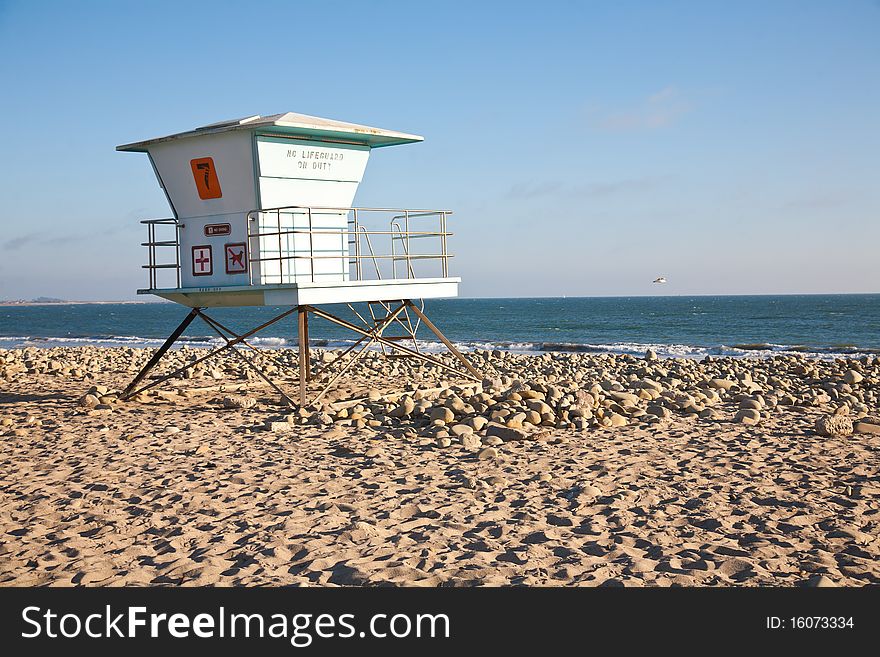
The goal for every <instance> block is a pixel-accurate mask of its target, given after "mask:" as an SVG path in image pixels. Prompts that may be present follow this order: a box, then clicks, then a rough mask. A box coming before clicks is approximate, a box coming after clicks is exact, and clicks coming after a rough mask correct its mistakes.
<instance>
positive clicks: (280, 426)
mask: <svg viewBox="0 0 880 657" xmlns="http://www.w3.org/2000/svg"><path fill="white" fill-rule="evenodd" d="M267 428H268V429H269V431H271V432H272V433H286V432H288V431H290V430H291V429H293V425H292V424H291V423H290V422H270V423H269V424H268V426H267Z"/></svg>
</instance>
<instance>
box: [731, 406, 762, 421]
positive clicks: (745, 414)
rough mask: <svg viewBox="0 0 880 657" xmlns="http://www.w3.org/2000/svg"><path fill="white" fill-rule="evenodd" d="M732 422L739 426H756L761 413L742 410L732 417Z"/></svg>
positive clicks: (749, 409) (746, 409)
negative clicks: (737, 423)
mask: <svg viewBox="0 0 880 657" xmlns="http://www.w3.org/2000/svg"><path fill="white" fill-rule="evenodd" d="M733 421H734V422H739V423H740V424H758V423H759V422H760V421H761V411H757V410H754V409H751V408H744V409H742V410H741V411H739V412H738V413H737V414H736V415H735V416H734V418H733Z"/></svg>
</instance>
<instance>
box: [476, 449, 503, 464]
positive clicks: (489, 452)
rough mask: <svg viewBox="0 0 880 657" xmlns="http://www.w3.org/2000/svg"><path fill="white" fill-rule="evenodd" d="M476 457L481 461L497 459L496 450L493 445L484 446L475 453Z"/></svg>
mask: <svg viewBox="0 0 880 657" xmlns="http://www.w3.org/2000/svg"><path fill="white" fill-rule="evenodd" d="M477 458H478V459H480V460H481V461H486V460H490V459H497V458H498V450H497V449H495V448H494V447H484V448H483V449H481V450H480V453H479V454H477Z"/></svg>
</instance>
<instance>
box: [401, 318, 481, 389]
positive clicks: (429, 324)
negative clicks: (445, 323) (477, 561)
mask: <svg viewBox="0 0 880 657" xmlns="http://www.w3.org/2000/svg"><path fill="white" fill-rule="evenodd" d="M406 304H407V305H408V306H409V307H410V308H412V309H413V312H414V313H415V314H416V315H418V316H419V319H421V320H422V322H424V324H425V326H427V327H428V328H429V329H430V330H431V332H432V333H433V334H434V335H436V336H437V337H438V338H440V342H442V343H443V344H445V345H446V348H447V349H449V351H450V352H452V355H453V356H455V357H456V358H457V359H458V360H459V361H461V364H462V365H464V366H465V367H466V368H467V371H468V372H470V373H471V374H473V375H474V376H475V377H476V378H478V379H479V378H480V373H479V372H478V371H477V370H476V369H475V368H474V366H473V365H471V364H470V363H469V362H468V360H467V359H466V358H465V357H464V356H462V355H461V353H460V352H459V351H458V349H456V348H455V345H453V344H452V343H451V342H450V341H449V340H448V339H447V338H446V336H445V335H443V334H442V333H441V332H440V329H438V328H437V327H436V326H434V324H433V322H431V320H430V319H428V318H427V317H426V316H425V313H423V312H422V311H421V309H420V308H417V307H416V305H415V304H414V303H413V302H412V301H407V302H406Z"/></svg>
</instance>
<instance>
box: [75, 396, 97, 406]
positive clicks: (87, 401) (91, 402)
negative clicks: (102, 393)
mask: <svg viewBox="0 0 880 657" xmlns="http://www.w3.org/2000/svg"><path fill="white" fill-rule="evenodd" d="M99 403H100V402H99V401H98V398H97V397H95V395H92V394H85V395H83V396H82V397H80V399H79V402H78V404H79V405H80V406H81V407H82V408H94V407H95V406H97V405H98V404H99Z"/></svg>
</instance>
